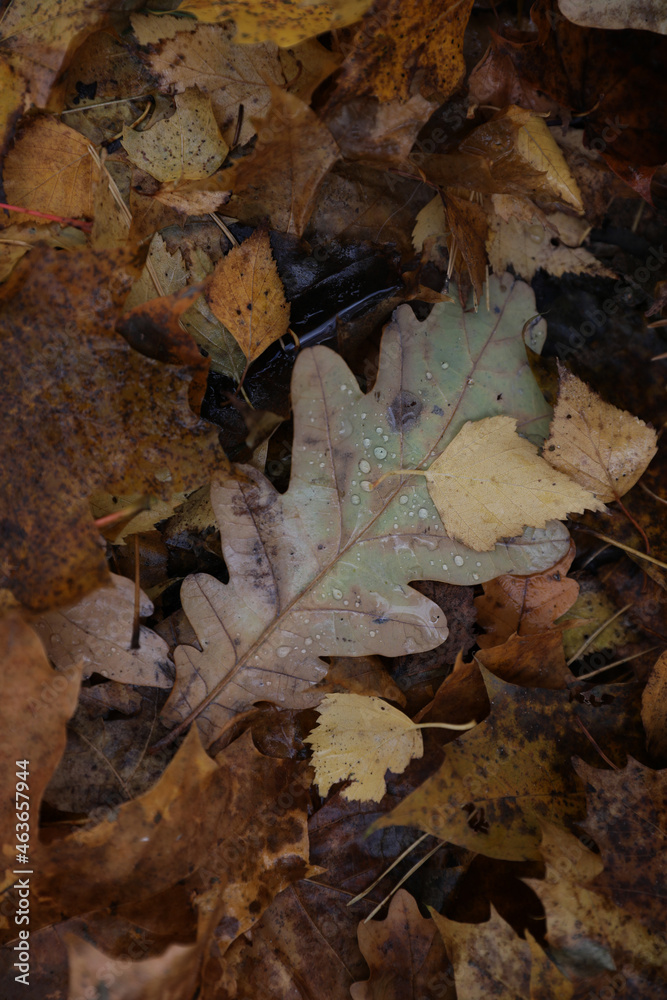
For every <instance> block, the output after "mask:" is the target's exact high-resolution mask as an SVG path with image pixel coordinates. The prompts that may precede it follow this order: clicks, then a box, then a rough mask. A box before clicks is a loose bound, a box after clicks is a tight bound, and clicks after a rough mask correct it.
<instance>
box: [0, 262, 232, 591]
mask: <svg viewBox="0 0 667 1000" xmlns="http://www.w3.org/2000/svg"><path fill="white" fill-rule="evenodd" d="M139 263H140V262H139V261H138V260H136V259H134V258H133V255H132V252H131V251H130V250H116V251H109V252H101V251H100V252H98V251H91V250H83V251H79V252H76V253H72V254H62V253H58V252H57V251H54V250H34V251H33V252H32V253H31V254H30V256H29V258H27V260H26V261H22V262H21V263H20V264H19V265H17V267H16V269H15V271H14V272H13V274H12V276H11V278H10V279H9V280H8V281H7V283H6V284H5V285H4V286H3V288H2V291H1V293H0V299H1V304H2V308H3V329H2V333H1V337H2V355H3V360H2V379H3V384H4V386H5V391H6V393H7V399H8V404H7V405H6V406H5V407H4V409H3V430H2V459H1V462H0V466H1V468H2V470H3V472H2V479H1V484H2V494H3V511H4V515H3V522H2V533H1V540H2V547H1V550H0V551H1V560H0V566H1V567H2V577H3V582H4V585H5V586H9V587H10V588H11V589H12V590H13V592H14V594H15V595H16V597H17V598H18V599H19V600H21V601H23V602H25V603H26V604H28V605H29V606H30V607H32V608H34V609H35V610H46V609H47V608H49V607H54V606H57V605H58V604H64V603H67V602H70V601H73V600H76V599H77V598H78V597H80V596H81V595H82V594H83V593H85V592H86V591H87V590H90V589H91V588H92V587H94V586H96V585H99V584H100V583H102V582H103V581H105V580H106V579H107V570H106V566H105V561H104V558H103V553H102V550H101V549H100V547H99V541H98V537H99V536H98V535H97V533H96V531H95V527H94V524H93V521H92V518H91V516H90V514H89V512H88V509H87V504H86V497H87V496H88V495H91V494H93V493H96V492H99V491H100V490H103V489H107V490H110V491H113V492H116V491H117V492H118V493H120V494H124V493H132V492H140V493H154V494H156V495H157V496H163V497H164V496H170V495H171V494H172V493H173V492H177V491H179V490H183V489H187V488H193V487H194V486H196V485H198V484H199V482H200V481H201V479H202V478H203V477H204V476H205V475H206V470H207V469H209V470H210V469H211V468H213V467H214V466H216V465H218V466H219V464H220V463H223V464H226V463H225V460H224V458H223V456H222V453H221V452H220V450H219V446H218V444H217V435H216V434H215V432H213V431H212V429H210V428H209V425H207V424H206V423H205V422H204V421H201V420H199V419H197V418H196V417H195V415H194V413H193V412H192V410H190V408H189V407H188V401H187V397H188V391H189V386H190V383H191V381H192V379H193V377H195V378H196V376H197V372H199V371H201V368H202V361H203V359H198V361H197V367H194V366H192V365H191V366H181V365H168V366H167V365H163V364H161V363H159V362H157V361H154V360H152V359H150V358H146V357H143V356H142V355H140V354H138V353H137V352H136V351H133V350H132V349H131V348H130V347H129V346H128V344H127V343H126V342H125V340H124V339H123V338H122V337H121V336H120V334H118V333H116V332H115V329H114V324H115V322H116V320H117V318H118V316H119V314H120V311H121V308H122V304H123V301H124V298H125V296H126V295H127V292H128V290H129V287H130V284H131V282H132V278H133V277H136V275H137V272H138V265H139ZM205 364H206V363H205V362H204V365H205ZM27 373H29V378H28V375H27ZM165 470H169V472H170V474H171V478H170V479H169V480H168V481H165V479H164V471H165ZM158 474H160V475H158ZM161 476H162V478H160V477H161Z"/></svg>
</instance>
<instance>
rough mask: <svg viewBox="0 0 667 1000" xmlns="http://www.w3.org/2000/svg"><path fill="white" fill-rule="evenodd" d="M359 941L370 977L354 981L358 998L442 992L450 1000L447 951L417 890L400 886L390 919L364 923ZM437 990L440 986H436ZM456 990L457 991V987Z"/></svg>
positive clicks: (396, 998) (398, 999)
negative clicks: (425, 914)
mask: <svg viewBox="0 0 667 1000" xmlns="http://www.w3.org/2000/svg"><path fill="white" fill-rule="evenodd" d="M357 937H358V939H359V947H360V949H361V951H362V953H363V955H364V958H365V959H366V961H367V963H368V967H369V969H370V972H371V974H370V977H369V978H368V979H367V980H366V981H365V982H358V983H353V985H352V986H351V987H350V993H351V994H352V998H353V1000H404V998H405V997H409V996H413V997H417V996H438V997H442V1000H445V997H446V996H447V994H443V992H442V984H443V980H444V982H446V981H447V979H446V973H445V971H444V970H445V968H446V964H447V956H446V954H445V951H444V947H443V944H442V940H441V937H440V935H439V934H438V932H437V928H436V925H435V923H434V922H433V920H428V919H427V918H426V917H422V915H421V913H420V912H419V907H418V906H417V903H416V901H415V899H414V897H413V896H411V895H410V893H409V892H406V891H405V889H399V890H398V892H397V893H396V895H395V896H394V898H393V899H392V901H391V903H390V904H389V911H388V913H387V916H386V917H385V919H384V920H371V921H370V922H369V923H364V922H362V923H360V924H359V930H358V931H357ZM436 990H437V992H436ZM452 996H453V993H452Z"/></svg>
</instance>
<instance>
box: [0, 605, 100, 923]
mask: <svg viewBox="0 0 667 1000" xmlns="http://www.w3.org/2000/svg"><path fill="white" fill-rule="evenodd" d="M0 648H2V651H3V682H2V684H3V695H2V699H0V794H1V801H2V808H1V809H0V857H1V858H2V863H3V870H4V866H5V865H7V866H8V867H9V868H10V869H14V868H19V867H20V864H18V863H17V862H18V855H16V839H17V838H16V834H17V833H18V832H19V831H18V830H17V828H16V823H17V817H16V812H17V809H16V808H14V805H15V798H16V799H17V802H18V797H17V796H16V782H17V776H16V770H17V764H16V762H17V761H22V760H25V759H26V758H27V759H28V760H29V761H30V764H29V766H28V768H27V770H28V771H29V772H30V774H29V778H28V779H27V780H26V784H27V786H28V788H29V792H30V803H31V805H32V809H33V810H35V812H36V814H37V812H38V810H39V806H40V803H41V801H42V796H43V794H44V789H45V788H46V786H47V784H48V781H49V778H50V777H51V774H52V772H53V771H54V770H55V767H56V765H57V764H58V761H59V760H60V757H61V756H62V753H63V750H64V749H65V742H66V727H67V722H68V720H69V719H70V717H71V716H72V714H73V713H74V710H75V708H76V703H77V698H78V695H79V683H80V680H81V665H80V664H76V665H74V666H73V667H71V668H70V670H68V671H67V674H66V675H65V676H64V677H63V676H60V677H59V678H58V677H57V675H56V674H55V673H54V672H53V669H52V668H51V666H50V665H49V661H48V659H47V656H46V653H45V652H44V648H43V646H42V644H41V642H40V641H39V638H38V636H37V634H36V633H35V632H34V631H33V630H32V629H31V628H30V626H29V625H27V624H26V623H25V622H24V621H23V620H22V618H21V616H20V615H19V614H18V612H16V611H10V612H9V613H8V614H5V615H4V616H2V617H0ZM56 679H58V680H59V683H55V681H56ZM63 682H64V683H63ZM21 770H23V769H21ZM21 801H25V799H22V800H21ZM15 855H16V857H15ZM28 857H29V854H28ZM28 867H32V866H28ZM13 882H14V878H13V876H11V874H10V884H11V883H13ZM2 912H3V915H4V916H8V913H7V910H6V909H5V907H4V905H3V911H2ZM11 923H12V927H13V931H12V933H15V927H14V924H13V921H12V922H11Z"/></svg>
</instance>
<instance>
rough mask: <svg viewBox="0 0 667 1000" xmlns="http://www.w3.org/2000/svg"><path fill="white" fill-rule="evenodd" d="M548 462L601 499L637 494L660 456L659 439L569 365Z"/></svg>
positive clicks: (561, 376) (546, 450)
mask: <svg viewBox="0 0 667 1000" xmlns="http://www.w3.org/2000/svg"><path fill="white" fill-rule="evenodd" d="M559 380H560V384H559V390H558V401H557V403H556V408H555V410H554V417H553V421H552V424H551V433H550V435H549V439H548V441H547V442H546V443H545V445H544V457H545V458H546V459H547V461H548V462H549V463H550V464H551V465H552V466H553V467H554V468H555V469H559V470H560V471H561V472H565V473H567V475H569V476H571V478H573V479H574V480H575V481H576V482H578V483H581V485H582V486H583V487H584V488H585V489H587V490H590V491H591V492H592V493H594V495H595V496H597V497H599V498H600V500H605V501H612V500H618V499H619V497H622V496H623V494H624V493H627V492H628V490H630V489H632V487H633V486H634V485H635V483H636V482H637V480H638V479H639V478H640V476H641V475H642V474H643V473H644V470H645V469H646V467H647V465H648V464H649V462H650V461H651V459H652V458H653V456H654V455H655V453H656V452H657V450H658V448H657V443H656V442H657V436H656V433H655V431H654V430H653V428H652V427H648V426H647V425H646V424H645V423H644V421H643V420H640V419H639V417H634V416H633V415H632V414H631V413H628V412H627V411H626V410H619V408H618V407H617V406H611V405H610V404H609V403H605V402H604V401H603V400H602V399H600V397H599V396H598V395H597V394H596V393H594V392H592V390H591V389H590V388H589V387H588V386H587V385H586V384H585V383H584V382H582V381H581V380H580V379H578V378H577V377H576V375H573V374H572V373H571V372H569V371H568V370H567V369H566V368H565V367H564V366H561V367H560V369H559Z"/></svg>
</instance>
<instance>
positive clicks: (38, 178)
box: [3, 117, 100, 223]
mask: <svg viewBox="0 0 667 1000" xmlns="http://www.w3.org/2000/svg"><path fill="white" fill-rule="evenodd" d="M99 178H100V173H99V168H98V166H97V164H96V163H95V160H94V159H93V157H92V156H91V155H90V150H89V144H88V140H87V139H85V138H84V137H83V136H82V135H80V134H79V132H75V131H74V129H72V128H69V127H68V126H67V125H64V124H63V123H62V122H60V121H58V120H57V119H55V118H46V117H41V118H34V119H33V120H32V121H31V122H30V123H29V124H28V125H27V126H26V128H25V129H24V130H23V131H22V132H21V133H20V134H19V136H18V138H17V140H16V142H15V144H14V147H13V148H12V149H11V150H10V151H9V153H8V154H7V156H6V157H5V164H4V172H3V179H4V185H5V192H6V194H7V198H8V200H9V201H10V202H11V204H13V205H18V206H19V207H20V208H27V209H33V210H34V211H36V212H44V213H46V214H48V215H55V216H60V217H62V218H66V219H90V218H92V215H93V196H94V189H95V184H96V183H97V182H98V181H99ZM25 220H30V221H31V222H33V223H34V222H35V217H34V216H30V215H24V214H17V213H14V217H13V219H12V221H13V222H20V221H25Z"/></svg>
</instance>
